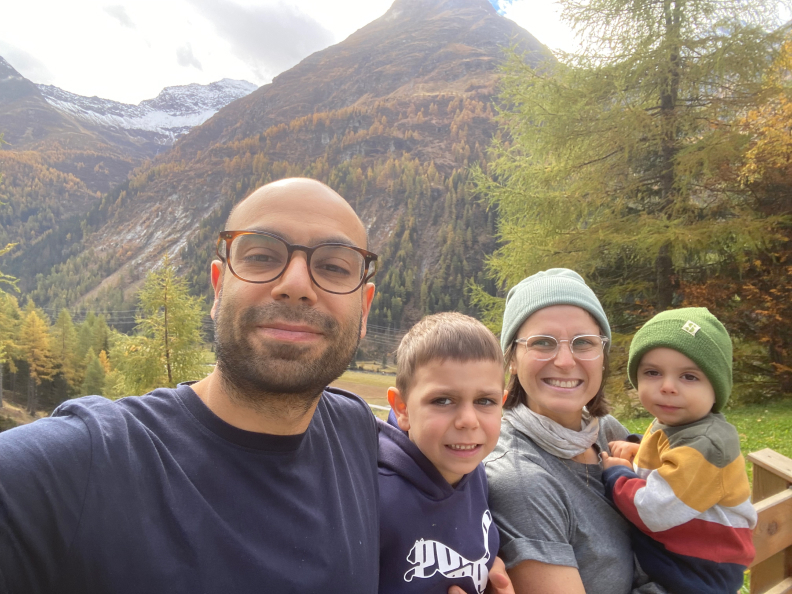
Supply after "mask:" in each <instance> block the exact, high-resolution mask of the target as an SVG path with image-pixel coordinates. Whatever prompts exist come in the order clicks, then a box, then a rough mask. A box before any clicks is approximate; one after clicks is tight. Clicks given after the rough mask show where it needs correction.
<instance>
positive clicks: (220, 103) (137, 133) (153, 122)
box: [36, 78, 257, 156]
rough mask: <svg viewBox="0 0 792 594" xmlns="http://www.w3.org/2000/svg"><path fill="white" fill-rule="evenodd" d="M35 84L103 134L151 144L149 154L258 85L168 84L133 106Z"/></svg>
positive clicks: (224, 82)
mask: <svg viewBox="0 0 792 594" xmlns="http://www.w3.org/2000/svg"><path fill="white" fill-rule="evenodd" d="M36 86H37V87H38V90H39V91H40V92H41V95H42V97H43V98H44V100H45V101H46V102H47V103H48V104H49V105H51V106H52V107H54V108H55V109H57V110H58V111H60V112H61V113H64V114H69V115H71V116H73V117H74V118H75V119H76V120H78V121H80V122H81V123H83V124H84V125H86V126H88V127H90V128H93V129H95V130H96V131H97V132H98V133H99V134H100V135H101V134H110V133H111V131H115V132H116V134H119V133H120V131H124V132H125V133H126V134H128V135H129V136H130V137H132V138H138V139H140V141H142V145H143V146H146V147H150V148H151V149H152V151H153V152H152V154H151V155H150V156H154V155H155V154H157V153H158V152H162V151H163V150H165V149H167V148H169V147H170V146H171V145H172V144H173V143H174V141H175V140H176V139H177V138H179V137H180V136H183V135H184V134H186V133H187V132H189V130H190V129H191V128H194V127H195V126H198V125H200V124H203V123H204V122H205V121H206V120H208V119H209V118H210V117H212V116H213V115H214V114H216V113H217V112H218V111H219V110H220V109H221V108H222V107H224V106H226V105H228V104H229V103H231V102H232V101H235V100H237V99H239V98H241V97H244V96H245V95H248V94H250V93H252V92H253V91H255V90H256V88H257V86H256V85H254V84H253V83H249V82H247V81H244V80H232V79H229V78H224V79H223V80H220V81H217V82H214V83H211V84H209V85H199V84H191V85H184V86H178V87H166V88H165V89H163V90H162V92H161V93H160V94H159V95H157V97H155V98H154V99H147V100H146V101H142V102H141V103H140V104H138V105H129V104H127V103H119V102H118V101H111V100H109V99H101V98H99V97H83V96H81V95H75V94H74V93H69V92H68V91H64V90H62V89H59V88H58V87H54V86H51V85H36Z"/></svg>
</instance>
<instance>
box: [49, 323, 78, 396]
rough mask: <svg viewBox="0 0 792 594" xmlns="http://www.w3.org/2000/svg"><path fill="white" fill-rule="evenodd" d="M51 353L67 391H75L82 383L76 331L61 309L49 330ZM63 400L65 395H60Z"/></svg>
mask: <svg viewBox="0 0 792 594" xmlns="http://www.w3.org/2000/svg"><path fill="white" fill-rule="evenodd" d="M51 334H52V352H53V355H54V356H55V360H56V361H57V364H58V369H59V374H60V375H61V376H63V380H64V383H65V386H66V387H67V390H70V391H73V392H74V391H76V390H77V389H78V388H79V386H80V384H81V383H82V377H81V375H82V374H81V373H80V370H81V368H82V365H81V364H80V360H79V359H78V354H77V330H76V329H75V327H74V322H73V321H72V317H71V314H70V313H69V311H68V310H66V309H62V310H61V312H60V313H59V314H58V319H57V320H56V321H55V324H54V325H53V326H52V329H51ZM62 396H63V397H64V398H65V397H66V396H67V394H63V395H62Z"/></svg>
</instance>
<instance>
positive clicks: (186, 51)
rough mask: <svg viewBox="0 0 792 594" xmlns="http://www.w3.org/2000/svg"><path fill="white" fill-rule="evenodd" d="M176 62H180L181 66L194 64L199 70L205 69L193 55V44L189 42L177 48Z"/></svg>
mask: <svg viewBox="0 0 792 594" xmlns="http://www.w3.org/2000/svg"><path fill="white" fill-rule="evenodd" d="M176 62H177V63H178V64H179V66H185V67H189V66H193V67H195V68H197V69H198V70H203V67H202V66H201V63H200V62H199V61H198V59H197V58H196V57H195V56H194V55H193V51H192V46H191V45H190V44H189V43H186V44H184V45H183V46H181V47H179V48H176Z"/></svg>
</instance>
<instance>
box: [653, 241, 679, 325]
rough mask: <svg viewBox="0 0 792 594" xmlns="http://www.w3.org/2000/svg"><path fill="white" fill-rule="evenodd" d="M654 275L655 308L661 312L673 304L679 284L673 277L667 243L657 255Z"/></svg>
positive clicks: (672, 264)
mask: <svg viewBox="0 0 792 594" xmlns="http://www.w3.org/2000/svg"><path fill="white" fill-rule="evenodd" d="M655 274H656V283H657V293H656V295H657V297H656V298H655V308H656V309H657V311H658V312H661V311H665V310H667V309H668V308H669V307H671V305H672V304H673V302H674V294H675V293H676V291H677V289H678V288H679V282H678V280H677V278H676V276H675V275H674V262H673V260H672V259H671V244H669V243H667V244H665V245H663V246H662V247H661V248H660V251H659V252H658V254H657V259H656V260H655Z"/></svg>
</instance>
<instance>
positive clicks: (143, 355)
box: [110, 255, 206, 394]
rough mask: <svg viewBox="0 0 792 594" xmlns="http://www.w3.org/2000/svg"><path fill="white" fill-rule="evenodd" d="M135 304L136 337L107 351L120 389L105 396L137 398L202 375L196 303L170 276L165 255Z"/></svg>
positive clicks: (200, 314)
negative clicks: (121, 394) (120, 393)
mask: <svg viewBox="0 0 792 594" xmlns="http://www.w3.org/2000/svg"><path fill="white" fill-rule="evenodd" d="M138 298H139V300H140V309H141V314H140V315H139V316H138V317H137V325H136V334H135V335H134V336H124V335H118V337H117V339H116V340H115V344H114V346H113V348H112V349H111V351H110V361H111V363H112V365H113V368H114V369H115V370H116V371H117V372H118V373H117V376H116V377H119V378H120V379H121V381H122V383H123V386H114V387H113V388H112V390H111V391H113V392H114V393H115V392H117V391H120V389H123V391H124V392H126V393H127V394H142V393H144V392H147V391H149V390H152V389H154V388H156V387H158V386H170V387H173V386H175V385H176V384H178V383H179V382H183V381H187V380H190V379H200V378H202V377H203V376H204V375H206V369H205V368H204V365H203V361H202V359H203V355H202V352H203V348H202V347H203V339H202V338H201V323H202V321H203V308H202V306H201V301H200V299H199V298H197V297H191V296H190V295H189V292H188V288H187V283H186V282H185V281H184V279H182V278H179V277H177V276H176V269H175V268H174V266H173V265H172V264H171V261H170V259H169V258H168V256H167V255H166V256H165V257H164V258H163V259H162V262H161V264H160V266H159V267H158V268H157V269H156V270H153V271H152V272H150V273H149V275H148V276H147V277H146V281H145V283H144V285H143V288H142V289H141V290H140V293H139V294H138Z"/></svg>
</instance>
